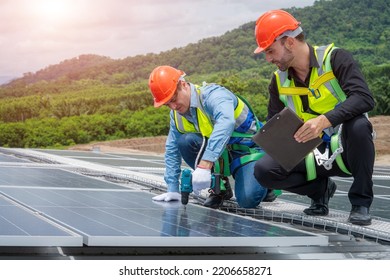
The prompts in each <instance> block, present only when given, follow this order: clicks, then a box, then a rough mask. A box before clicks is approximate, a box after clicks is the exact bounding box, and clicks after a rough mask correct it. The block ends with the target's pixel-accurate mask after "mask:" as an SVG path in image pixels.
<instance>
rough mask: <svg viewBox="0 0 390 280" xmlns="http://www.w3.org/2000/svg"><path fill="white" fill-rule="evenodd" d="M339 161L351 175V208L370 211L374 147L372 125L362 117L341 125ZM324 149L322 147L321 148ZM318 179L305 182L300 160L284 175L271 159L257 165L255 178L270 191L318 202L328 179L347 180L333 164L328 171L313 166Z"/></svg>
mask: <svg viewBox="0 0 390 280" xmlns="http://www.w3.org/2000/svg"><path fill="white" fill-rule="evenodd" d="M342 129H343V130H342V143H343V148H344V152H343V153H342V158H343V160H344V164H345V165H346V167H347V169H348V170H349V171H350V172H351V173H352V177H353V179H354V180H353V183H352V185H351V187H350V189H349V191H348V198H349V201H350V202H351V205H359V206H365V207H370V206H371V203H372V201H373V198H374V194H373V182H372V174H373V169H374V161H375V147H374V143H373V137H372V131H373V129H372V124H371V122H370V121H369V120H368V119H367V118H366V117H365V116H363V115H361V116H357V117H355V118H353V119H351V120H348V121H346V122H344V123H343V128H342ZM319 149H320V150H324V149H325V143H324V144H322V145H320V147H319ZM316 170H317V178H316V179H315V180H312V181H307V179H306V165H305V161H304V160H303V161H302V162H300V163H299V164H298V165H297V166H296V167H295V168H294V169H293V170H291V171H290V172H287V171H285V170H284V169H283V168H282V167H281V166H280V165H279V164H278V163H277V162H276V161H274V160H273V159H272V158H271V157H270V156H268V155H264V156H263V157H262V158H261V159H260V160H258V161H257V162H256V165H255V168H254V175H255V177H256V179H257V180H258V182H259V183H260V184H261V185H262V186H264V187H266V188H269V189H280V190H285V191H289V192H292V193H296V194H301V195H307V196H308V197H310V198H312V199H318V198H320V197H321V196H323V194H324V193H325V190H326V187H327V183H328V178H329V177H331V176H341V177H350V176H351V175H348V174H346V173H344V172H342V171H341V170H340V169H339V167H338V165H337V163H336V161H334V162H333V166H332V169H331V170H326V169H325V168H324V167H323V166H316Z"/></svg>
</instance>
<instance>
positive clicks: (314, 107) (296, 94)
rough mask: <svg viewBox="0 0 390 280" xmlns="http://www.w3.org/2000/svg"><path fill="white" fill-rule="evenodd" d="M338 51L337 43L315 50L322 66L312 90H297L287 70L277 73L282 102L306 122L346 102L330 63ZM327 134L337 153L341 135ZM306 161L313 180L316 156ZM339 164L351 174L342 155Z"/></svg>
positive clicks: (316, 70) (314, 74)
mask: <svg viewBox="0 0 390 280" xmlns="http://www.w3.org/2000/svg"><path fill="white" fill-rule="evenodd" d="M334 49H336V47H334V45H333V44H330V45H327V46H321V47H317V46H316V47H314V54H315V56H316V58H317V62H318V65H320V67H319V68H315V67H313V68H312V71H311V73H310V82H309V87H308V88H305V87H296V86H295V84H294V81H293V80H289V79H288V73H287V71H280V70H278V71H276V72H275V76H276V83H277V87H278V91H279V99H280V100H281V101H282V102H283V103H284V105H285V106H287V107H290V108H291V109H292V110H294V111H295V113H296V114H297V115H298V116H299V117H300V118H302V119H303V121H307V120H309V119H312V118H315V117H317V116H318V115H321V114H325V113H327V112H329V111H330V110H332V109H334V108H335V107H336V105H337V104H339V103H341V102H344V101H345V99H346V95H345V93H344V92H343V90H342V89H341V87H340V85H339V83H338V81H337V79H336V77H335V75H334V73H333V71H332V66H331V64H330V57H331V55H330V54H331V53H332V51H333V50H334ZM301 95H306V96H307V97H308V104H309V110H308V111H306V112H305V111H304V110H303V104H302V100H301V97H300V96H301ZM324 132H325V133H327V134H328V135H329V136H330V137H331V150H332V152H334V151H335V150H336V149H337V148H338V134H337V133H335V132H336V131H335V130H334V129H333V128H329V129H327V130H325V131H324ZM305 160H306V167H307V170H308V180H313V179H314V178H316V176H317V175H316V171H315V163H314V155H313V153H310V154H309V155H308V156H307V157H306V159H305ZM336 163H337V164H338V166H339V167H340V169H341V170H342V171H343V172H345V173H347V174H350V172H349V171H348V169H347V168H346V167H345V164H344V162H343V160H342V158H341V155H338V156H337V157H336Z"/></svg>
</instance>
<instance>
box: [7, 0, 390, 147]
mask: <svg viewBox="0 0 390 280" xmlns="http://www.w3.org/2000/svg"><path fill="white" fill-rule="evenodd" d="M285 10H287V11H288V12H290V13H291V14H293V15H294V16H295V17H296V18H297V19H298V20H299V21H301V26H302V27H303V30H304V33H305V37H306V39H307V42H308V43H310V44H313V45H324V44H328V43H332V42H333V43H335V45H336V46H339V47H342V48H345V49H347V50H349V51H350V52H351V53H352V54H353V56H354V58H355V59H356V60H357V61H358V63H359V65H360V66H361V69H362V72H363V74H364V76H365V77H366V80H367V83H368V85H369V87H370V90H371V92H372V93H373V95H374V98H375V101H376V107H375V109H374V110H373V111H372V112H370V116H374V115H390V52H389V50H388V46H389V43H390V2H389V1H387V0H332V1H329V0H318V1H315V2H314V4H313V5H312V6H310V7H305V8H294V7H293V8H290V9H285ZM254 27H255V22H248V23H246V24H244V25H242V26H240V27H238V28H236V29H234V30H231V31H228V32H226V33H225V34H223V35H222V36H219V37H211V38H205V39H202V40H200V41H198V42H196V43H191V44H189V45H187V46H185V47H182V48H174V49H172V50H169V51H165V52H161V53H158V54H157V53H148V54H145V55H138V56H133V57H127V58H123V59H111V58H109V57H104V56H98V55H94V54H80V55H79V56H78V57H75V58H70V59H67V60H64V61H62V62H60V63H58V64H56V65H49V66H47V67H46V68H44V69H41V70H39V71H37V72H35V73H25V74H24V75H23V77H21V78H18V79H15V80H13V81H11V82H9V83H8V84H5V85H2V86H1V87H0V131H1V133H0V146H3V147H26V148H53V147H54V148H62V147H65V146H70V145H75V144H82V143H89V142H93V141H105V140H115V139H123V138H134V137H145V136H159V135H166V134H167V132H168V128H169V114H168V112H169V111H168V108H166V107H163V108H160V109H158V110H157V109H155V108H154V107H153V106H152V105H153V101H152V96H151V94H150V92H149V89H148V86H147V82H148V77H149V73H150V72H151V70H152V69H153V68H154V67H156V66H158V65H171V66H174V67H177V68H179V69H182V70H184V71H185V72H186V73H187V80H188V81H190V82H193V83H202V81H207V82H214V83H219V84H221V85H223V86H225V87H227V88H228V89H230V90H231V91H233V92H235V93H237V94H240V95H242V96H244V97H245V98H246V99H247V100H248V101H249V102H250V103H251V105H252V107H253V108H254V110H255V112H256V114H257V115H258V118H259V119H260V120H264V118H265V116H266V110H267V100H268V92H267V91H268V90H267V89H268V84H269V81H270V77H271V75H272V72H273V71H275V67H274V66H273V65H271V64H268V63H267V62H266V61H265V59H264V56H263V55H262V54H260V55H255V54H253V50H254V49H255V48H256V41H255V38H254Z"/></svg>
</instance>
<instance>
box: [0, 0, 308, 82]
mask: <svg viewBox="0 0 390 280" xmlns="http://www.w3.org/2000/svg"><path fill="white" fill-rule="evenodd" d="M275 2H277V3H275ZM313 2H314V0H302V1H295V0H284V1H271V0H269V1H268V0H263V1H259V0H245V1H233V0H213V1H210V0H197V1H194V0H181V1H179V0H159V1H156V0H142V1H139V0H34V1H31V0H3V1H1V2H0V17H1V18H2V24H1V25H0V55H1V57H0V58H1V59H0V76H21V75H22V74H23V73H25V72H35V71H38V70H39V69H41V68H44V67H46V66H48V65H50V64H56V63H59V62H60V61H63V60H65V59H69V58H72V57H75V56H78V55H80V54H86V53H94V54H99V55H106V56H110V57H112V58H124V57H127V56H133V55H137V54H146V53H150V52H152V53H159V52H161V51H165V50H169V49H172V48H174V47H182V46H185V45H187V44H189V43H195V42H198V41H199V40H200V39H204V38H208V37H211V36H220V35H222V34H224V33H225V32H226V31H228V30H232V29H234V28H237V27H239V26H240V25H242V24H244V23H247V22H250V21H254V20H256V19H257V17H258V16H260V15H261V14H262V13H263V12H265V11H267V10H270V9H277V8H289V7H293V6H296V5H300V6H305V5H312V4H313Z"/></svg>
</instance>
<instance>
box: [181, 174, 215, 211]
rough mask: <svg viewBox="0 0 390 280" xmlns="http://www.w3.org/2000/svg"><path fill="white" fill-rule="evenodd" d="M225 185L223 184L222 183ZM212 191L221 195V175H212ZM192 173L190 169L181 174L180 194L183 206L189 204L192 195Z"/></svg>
mask: <svg viewBox="0 0 390 280" xmlns="http://www.w3.org/2000/svg"><path fill="white" fill-rule="evenodd" d="M222 184H223V182H222ZM210 188H211V189H213V191H214V192H215V193H216V194H219V193H220V192H221V175H220V174H212V175H211V186H210ZM192 191H193V189H192V172H191V170H190V169H184V170H183V171H182V172H181V179H180V193H181V203H182V204H183V205H187V204H188V197H189V195H190V193H192Z"/></svg>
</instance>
